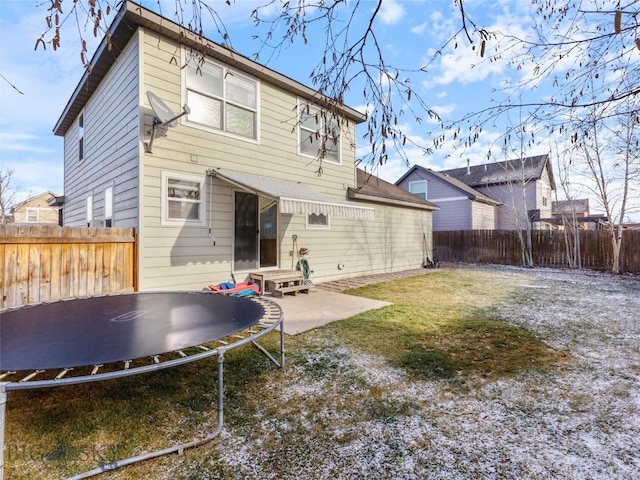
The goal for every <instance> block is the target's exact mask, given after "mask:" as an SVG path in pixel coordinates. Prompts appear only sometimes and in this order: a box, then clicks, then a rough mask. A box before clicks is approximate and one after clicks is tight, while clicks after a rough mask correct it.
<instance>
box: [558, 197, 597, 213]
mask: <svg viewBox="0 0 640 480" xmlns="http://www.w3.org/2000/svg"><path fill="white" fill-rule="evenodd" d="M573 212H575V213H585V214H587V215H588V214H589V199H588V198H578V199H575V200H558V201H556V202H551V215H562V214H571V213H573Z"/></svg>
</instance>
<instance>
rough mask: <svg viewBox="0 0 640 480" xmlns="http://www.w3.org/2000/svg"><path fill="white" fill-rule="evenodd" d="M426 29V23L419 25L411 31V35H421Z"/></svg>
mask: <svg viewBox="0 0 640 480" xmlns="http://www.w3.org/2000/svg"><path fill="white" fill-rule="evenodd" d="M426 28H427V24H426V23H421V24H420V25H416V26H415V27H413V28H412V29H411V33H415V34H416V35H422V34H423V33H424V31H425V29H426Z"/></svg>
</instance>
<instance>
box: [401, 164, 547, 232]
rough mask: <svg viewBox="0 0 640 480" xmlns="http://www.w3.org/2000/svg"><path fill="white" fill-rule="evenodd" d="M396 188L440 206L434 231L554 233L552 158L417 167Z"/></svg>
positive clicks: (434, 220)
mask: <svg viewBox="0 0 640 480" xmlns="http://www.w3.org/2000/svg"><path fill="white" fill-rule="evenodd" d="M396 185H398V186H399V187H401V188H403V189H405V190H407V191H410V192H412V193H414V194H417V195H419V196H420V197H421V198H426V199H427V200H429V201H431V202H433V203H436V204H437V205H439V206H440V211H438V212H436V213H435V214H434V218H433V229H434V230H435V231H442V230H479V229H498V230H514V229H518V228H524V227H525V226H526V224H527V222H529V221H531V222H532V223H531V225H532V227H533V228H550V224H549V223H548V222H544V221H542V219H545V218H550V217H551V192H552V191H553V190H555V181H554V178H553V171H552V169H551V163H550V161H549V156H548V155H538V156H535V157H527V158H523V159H515V160H506V161H503V162H495V163H489V164H484V165H467V166H466V167H463V168H456V169H453V170H441V171H438V172H436V171H434V170H431V169H427V168H424V167H421V166H419V165H414V166H413V167H411V168H410V169H409V170H408V171H407V172H406V173H405V174H404V175H403V176H402V177H401V178H400V179H399V180H398V181H397V182H396Z"/></svg>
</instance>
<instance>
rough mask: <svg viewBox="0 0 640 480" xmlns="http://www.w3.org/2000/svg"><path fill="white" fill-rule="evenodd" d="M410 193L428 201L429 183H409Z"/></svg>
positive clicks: (424, 181)
mask: <svg viewBox="0 0 640 480" xmlns="http://www.w3.org/2000/svg"><path fill="white" fill-rule="evenodd" d="M409 192H411V193H413V194H414V195H417V196H418V197H420V198H422V199H423V200H426V199H427V181H426V180H419V181H416V182H409Z"/></svg>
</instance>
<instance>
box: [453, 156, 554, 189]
mask: <svg viewBox="0 0 640 480" xmlns="http://www.w3.org/2000/svg"><path fill="white" fill-rule="evenodd" d="M545 166H546V167H547V170H548V172H549V179H550V182H551V188H552V189H553V190H555V188H556V185H555V180H554V178H553V170H552V169H551V162H550V161H549V155H548V154H544V155H537V156H535V157H525V158H523V159H520V158H516V159H512V160H505V161H503V162H494V163H485V164H484V165H471V166H469V167H462V168H454V169H451V170H440V173H442V174H444V175H448V176H450V177H453V178H456V179H458V180H460V181H461V182H463V183H464V184H466V185H468V186H470V187H473V188H476V187H486V186H490V185H499V184H502V183H511V182H518V181H521V180H523V179H524V181H531V180H540V179H541V178H542V173H543V172H544V168H545Z"/></svg>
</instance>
